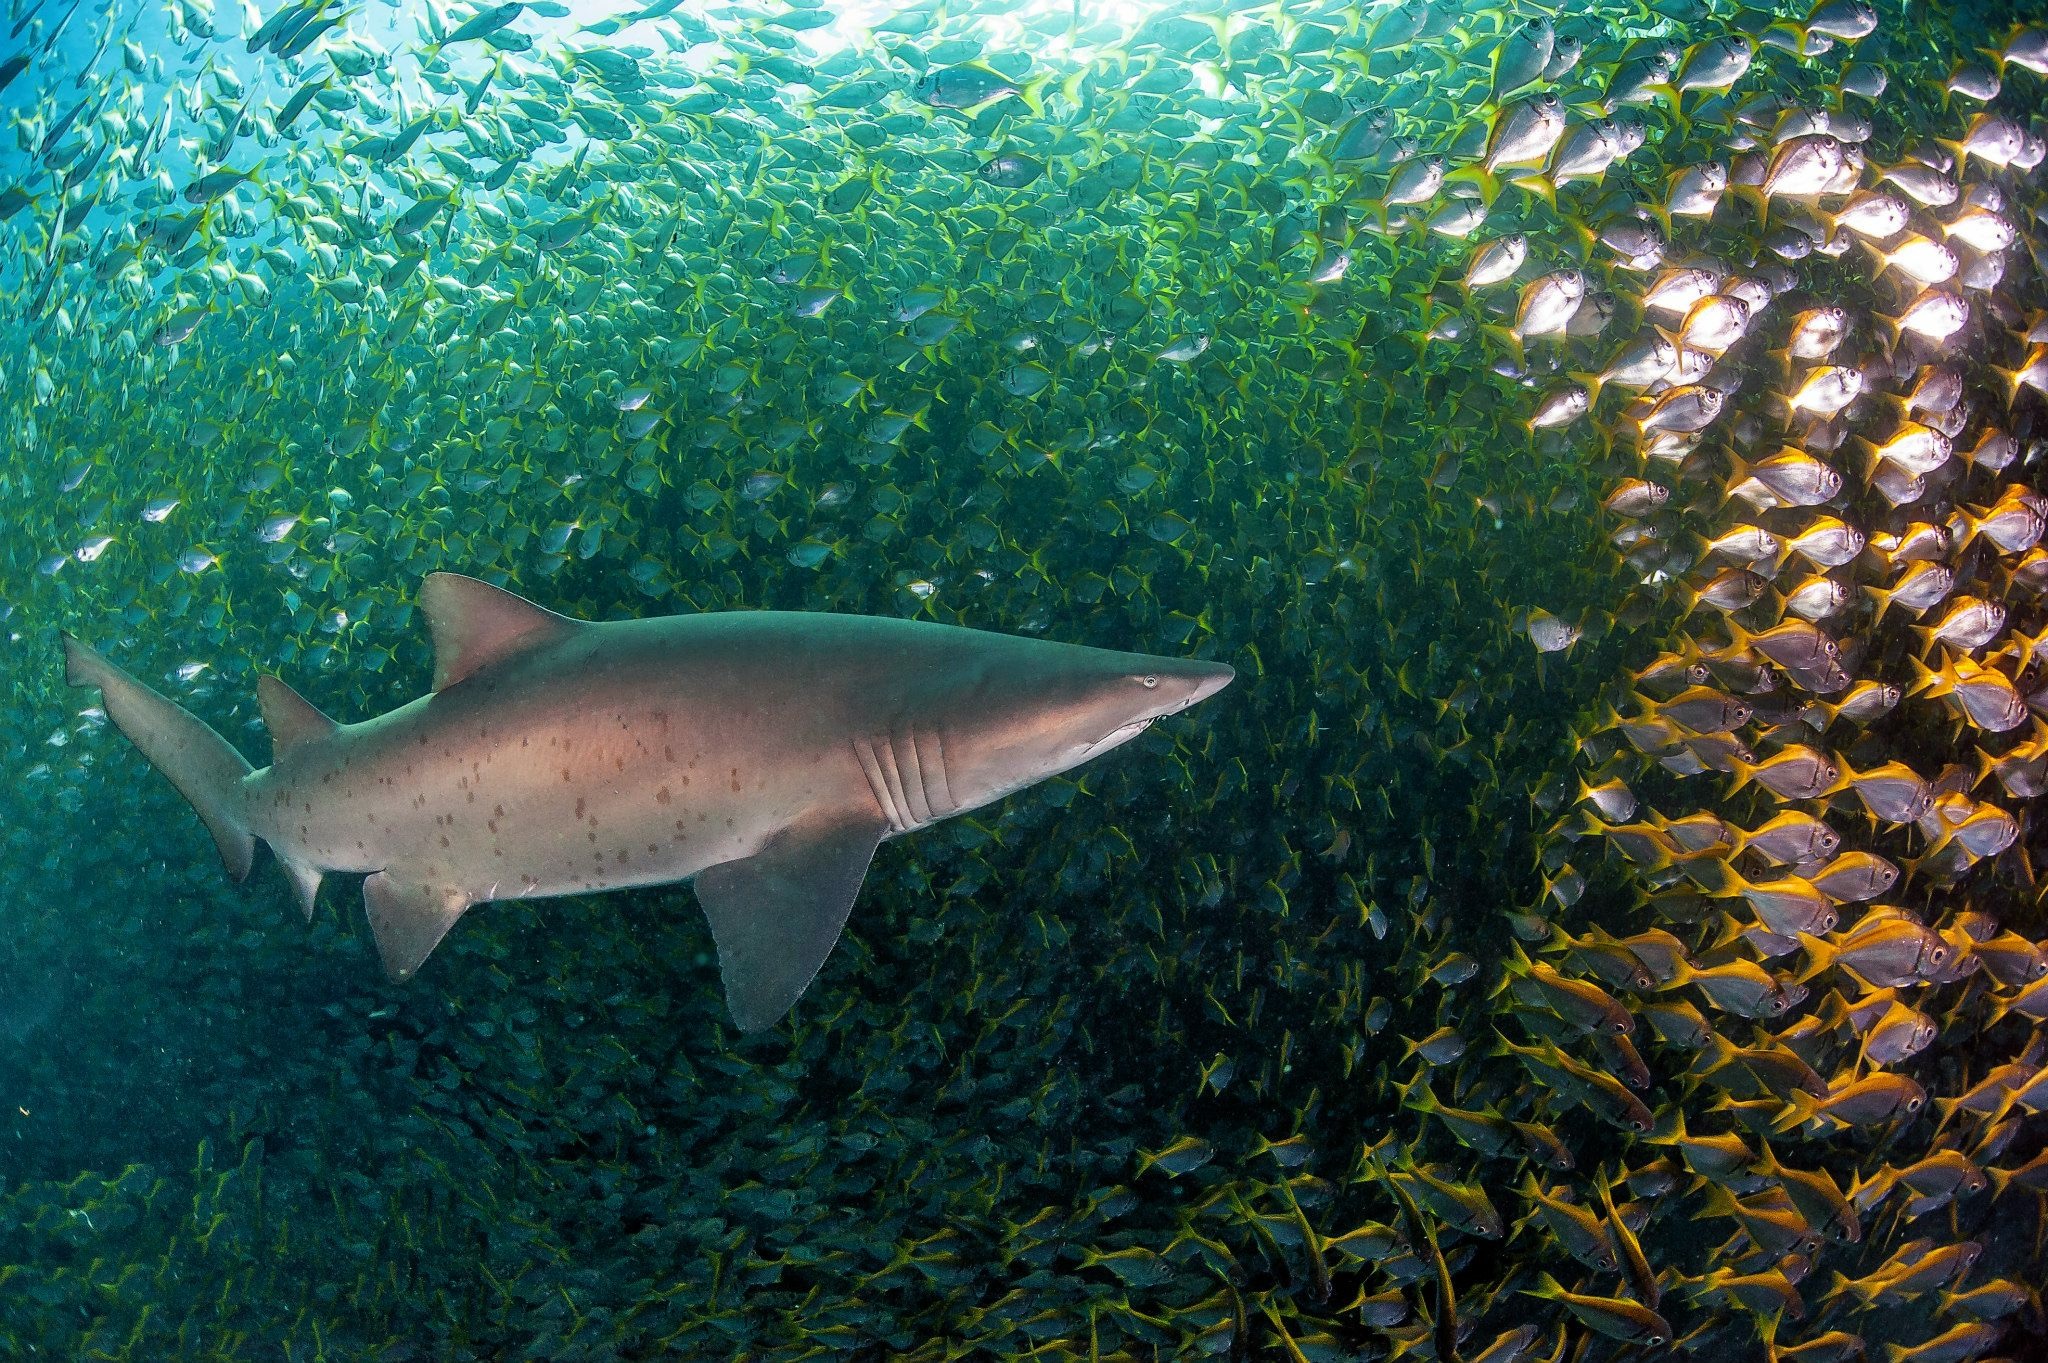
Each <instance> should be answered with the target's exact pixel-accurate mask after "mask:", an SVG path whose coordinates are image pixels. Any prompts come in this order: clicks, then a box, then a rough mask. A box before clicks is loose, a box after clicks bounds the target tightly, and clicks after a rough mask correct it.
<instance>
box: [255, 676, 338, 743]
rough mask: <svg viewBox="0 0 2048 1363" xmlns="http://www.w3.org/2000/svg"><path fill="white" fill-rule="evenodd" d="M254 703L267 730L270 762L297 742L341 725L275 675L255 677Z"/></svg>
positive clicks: (315, 736) (321, 735) (324, 733)
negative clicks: (261, 713) (257, 706)
mask: <svg viewBox="0 0 2048 1363" xmlns="http://www.w3.org/2000/svg"><path fill="white" fill-rule="evenodd" d="M256 703H257V704H258V705H259V706H261V707H262V709H263V727H264V728H266V729H268V730H270V760H271V761H273V762H275V761H277V760H278V759H279V758H281V757H283V756H284V755H285V754H286V753H288V752H290V751H291V750H292V749H293V748H296V747H298V746H299V745H300V744H301V743H307V742H310V741H312V740H313V739H316V738H325V737H327V735H329V734H331V733H333V732H334V731H335V730H336V729H338V728H340V727H341V726H340V725H338V724H336V723H335V722H334V721H333V720H331V719H329V718H328V717H327V716H326V715H324V714H321V713H320V709H319V707H318V706H316V705H314V704H313V702H312V701H310V700H307V699H306V698H305V697H304V696H302V695H300V694H299V693H298V692H296V691H294V690H292V689H291V687H290V686H288V685H286V684H285V683H284V682H282V681H279V680H278V679H277V678H276V677H270V676H263V677H258V678H257V679H256Z"/></svg>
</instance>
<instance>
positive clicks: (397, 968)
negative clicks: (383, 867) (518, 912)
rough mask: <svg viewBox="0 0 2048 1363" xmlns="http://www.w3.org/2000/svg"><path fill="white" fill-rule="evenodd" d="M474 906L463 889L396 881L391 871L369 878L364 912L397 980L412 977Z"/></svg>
mask: <svg viewBox="0 0 2048 1363" xmlns="http://www.w3.org/2000/svg"><path fill="white" fill-rule="evenodd" d="M469 904H470V900H469V896H468V895H466V894H464V893H462V891H460V890H452V889H438V888H436V887H434V886H432V885H422V884H419V883H417V882H412V881H404V880H395V879H393V878H392V875H391V873H390V872H389V871H378V872H377V873H376V874H374V875H372V876H370V877H369V878H368V879H367V880H365V881H364V882H363V908H364V910H365V911H366V912H367V913H368V914H369V918H370V932H371V934H372V935H373V936H375V937H376V939H377V954H378V955H379V956H381V957H383V958H384V973H385V974H386V975H389V976H390V977H391V978H392V980H393V981H401V980H409V979H411V978H412V976H413V972H415V971H417V970H418V969H419V968H420V965H421V963H422V962H424V961H425V960H426V959H427V957H429V956H431V955H432V954H433V952H434V948H435V947H437V946H439V945H440V944H441V939H442V938H443V937H446V936H447V935H448V929H450V928H452V927H454V926H455V920H456V919H458V918H460V917H462V911H463V910H464V909H466V908H468V907H469Z"/></svg>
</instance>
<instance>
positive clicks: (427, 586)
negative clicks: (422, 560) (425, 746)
mask: <svg viewBox="0 0 2048 1363" xmlns="http://www.w3.org/2000/svg"><path fill="white" fill-rule="evenodd" d="M420 609H421V610H422V611H424V612H425V613H426V616H427V628H428V629H429V630H430V631H431V632H432V633H433V636H434V690H436V691H445V690H447V689H448V688H449V687H451V686H453V685H455V683H457V682H459V681H461V680H462V679H463V678H464V677H467V676H470V675H471V674H472V673H475V672H477V671H479V670H481V669H483V668H485V667H488V666H490V665H491V664H492V663H495V662H501V661H503V660H504V659H506V658H512V657H516V656H518V655H519V654H521V653H525V652H528V651H530V650H533V649H537V648H542V647H544V646H546V645H548V644H551V643H554V642H555V641H557V640H559V639H562V638H565V637H567V636H568V635H569V634H570V633H571V632H573V630H574V629H575V627H576V626H577V625H578V624H580V623H581V622H580V621H576V620H571V619H570V618H569V617H567V616H565V615H557V614H555V613H554V612H553V611H551V610H547V609H544V608H543V607H540V606H536V605H534V604H533V603H532V602H531V601H528V600H527V599H526V598H525V597H523V596H516V595H514V594H513V593H511V592H508V591H506V590H505V589H504V588H503V587H493V586H492V585H491V584H490V583H488V582H484V581H482V580H480V579H478V578H474V577H464V576H463V575H462V574H460V573H429V574H427V580H426V582H425V583H423V584H422V585H421V587H420Z"/></svg>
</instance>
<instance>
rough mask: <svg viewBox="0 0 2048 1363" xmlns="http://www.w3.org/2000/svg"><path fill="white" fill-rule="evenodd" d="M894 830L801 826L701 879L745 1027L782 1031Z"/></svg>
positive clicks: (735, 1010)
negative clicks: (880, 848)
mask: <svg viewBox="0 0 2048 1363" xmlns="http://www.w3.org/2000/svg"><path fill="white" fill-rule="evenodd" d="M887 831H888V828H887V825H886V824H884V823H882V822H881V821H880V820H879V819H876V818H874V817H873V816H872V815H863V816H859V817H856V818H849V819H845V820H842V821H836V822H811V823H804V824H797V825H793V826H791V827H789V828H785V829H783V830H782V831H781V832H779V833H777V834H776V835H775V836H774V837H773V838H770V839H769V840H768V844H767V845H766V846H765V847H763V848H762V849H761V850H760V851H759V852H757V853H755V854H754V855H753V856H751V857H743V858H741V859H740V860H738V861H728V862H725V863H724V864H723V865H719V866H713V867H711V868H710V869H709V870H706V871H703V872H701V873H699V874H698V876H697V878H696V880H695V881H694V882H693V883H694V884H695V885H696V887H697V900H698V902H699V903H701V904H702V905H703V906H704V916H705V917H706V918H708V919H709V920H710V921H711V936H712V938H713V940H715V941H716V942H717V943H718V969H719V973H720V974H721V975H722V976H723V977H724V979H725V1002H726V1006H727V1007H728V1008H730V1009H731V1010H732V1020H733V1022H734V1023H735V1024H737V1025H738V1027H739V1029H740V1030H741V1031H743V1032H758V1031H761V1030H762V1029H763V1028H766V1027H772V1026H774V1025H775V1024H776V1023H777V1022H780V1021H781V1020H782V1017H783V1015H784V1014H786V1013H787V1012H789V1010H790V1008H791V1007H792V1006H793V1005H794V1004H795V1003H796V1001H797V998H798V996H799V995H801V994H802V993H803V992H804V990H805V988H807V987H808V986H809V985H810V982H811V980H812V978H813V977H814V976H816V975H817V973H818V968H819V967H820V966H822V965H824V964H825V958H826V957H827V956H829V955H831V954H832V947H833V945H834V944H835V943H837V942H838V941H839V933H840V930H841V929H842V928H844V927H845V926H846V916H847V914H848V913H849V912H851V911H852V909H853V900H854V896H855V895H857V894H859V893H860V884H861V881H862V880H864V879H866V878H867V873H868V863H869V862H870V861H872V860H874V856H875V848H876V846H877V845H879V844H880V843H881V841H882V835H883V834H884V833H886V832H887Z"/></svg>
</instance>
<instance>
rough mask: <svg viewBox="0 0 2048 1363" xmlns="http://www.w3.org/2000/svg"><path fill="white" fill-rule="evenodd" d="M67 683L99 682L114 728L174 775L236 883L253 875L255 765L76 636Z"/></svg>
mask: <svg viewBox="0 0 2048 1363" xmlns="http://www.w3.org/2000/svg"><path fill="white" fill-rule="evenodd" d="M64 680H65V681H67V682H69V683H71V685H73V686H96V687H98V688H99V692H100V704H101V705H102V706H104V707H105V709H106V712H107V718H108V719H110V720H112V721H113V722H114V727H115V728H117V729H119V730H120V731H121V732H122V734H124V735H125V736H126V737H127V739H128V741H129V742H130V743H133V744H134V745H135V747H136V749H137V750H138V751H139V752H141V754H142V755H143V756H144V757H146V758H148V759H149V764H150V765H151V766H153V767H155V768H156V769H157V770H158V771H160V772H162V773H163V774H164V775H165V776H166V777H168V778H169V779H170V783H171V784H172V785H174V786H176V787H177V788H178V793H179V794H180V795H183V796H184V797H185V798H186V799H187V800H189V801H191V803H192V808H194V809H196V810H198V811H199V817H200V818H201V819H203V820H205V822H206V827H207V831H208V832H210V833H212V834H213V842H214V846H216V847H218V848H219V849H220V859H221V862H222V863H223V864H224V865H225V866H226V867H227V868H228V874H229V875H231V876H233V877H234V878H235V879H236V880H244V879H247V877H248V875H249V867H250V865H251V863H252V862H253V861H254V860H255V857H256V838H255V836H254V835H253V834H252V833H250V831H249V820H248V814H247V812H246V811H245V810H244V809H243V807H242V798H243V797H242V778H243V777H244V776H247V775H248V774H249V773H250V772H251V771H252V770H254V768H252V767H251V766H250V765H249V761H248V759H247V758H245V757H243V756H242V754H240V753H239V752H236V751H235V749H234V746H233V745H232V744H230V743H229V742H228V741H227V740H226V739H225V738H222V737H221V736H220V735H219V734H217V733H215V732H214V731H213V730H212V729H211V728H209V727H208V726H207V724H206V721H204V720H202V719H200V718H199V717H198V716H197V715H194V714H190V713H188V712H187V711H185V710H182V709H180V708H179V707H178V706H177V705H176V704H175V703H173V702H172V701H170V700H167V699H165V698H164V697H163V696H160V695H158V694H157V693H156V692H154V691H152V690H150V689H149V688H148V687H147V686H144V685H143V684H142V683H141V682H139V681H137V680H135V678H133V677H131V676H129V675H128V674H127V673H126V672H123V671H122V670H121V669H120V668H118V667H116V666H114V665H113V664H112V663H110V662H108V661H107V660H106V659H105V658H102V657H101V656H100V655H99V654H98V653H96V652H94V651H93V650H92V649H91V648H90V647H88V646H87V645H85V644H82V643H80V642H79V641H78V640H77V639H74V638H72V637H71V636H70V635H69V634H67V635H65V636H64Z"/></svg>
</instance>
